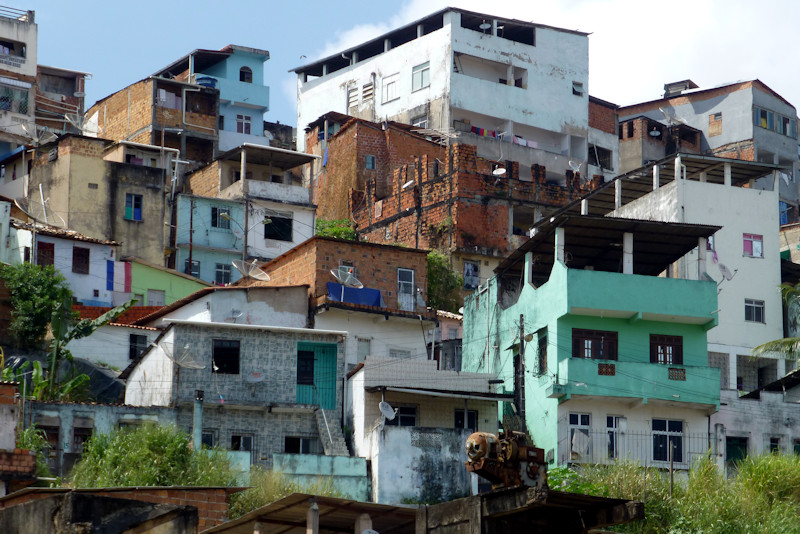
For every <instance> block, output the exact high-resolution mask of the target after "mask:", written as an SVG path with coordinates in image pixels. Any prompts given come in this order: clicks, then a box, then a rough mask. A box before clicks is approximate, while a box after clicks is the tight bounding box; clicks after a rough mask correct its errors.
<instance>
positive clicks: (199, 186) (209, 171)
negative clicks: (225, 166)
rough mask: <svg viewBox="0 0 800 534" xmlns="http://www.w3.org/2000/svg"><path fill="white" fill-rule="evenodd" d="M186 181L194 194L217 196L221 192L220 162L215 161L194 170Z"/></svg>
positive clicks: (190, 191)
mask: <svg viewBox="0 0 800 534" xmlns="http://www.w3.org/2000/svg"><path fill="white" fill-rule="evenodd" d="M186 183H187V187H188V190H189V191H188V192H189V193H192V194H193V195H200V196H205V197H216V196H217V194H218V193H219V162H218V161H215V162H213V163H211V164H210V165H207V166H205V167H203V168H201V169H199V170H197V171H195V172H193V173H192V174H190V175H189V177H188V179H187V182H186Z"/></svg>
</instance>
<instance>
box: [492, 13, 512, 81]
mask: <svg viewBox="0 0 800 534" xmlns="http://www.w3.org/2000/svg"><path fill="white" fill-rule="evenodd" d="M494 22H495V24H496V23H497V21H494ZM506 85H514V65H512V64H510V63H509V64H508V66H507V67H506Z"/></svg>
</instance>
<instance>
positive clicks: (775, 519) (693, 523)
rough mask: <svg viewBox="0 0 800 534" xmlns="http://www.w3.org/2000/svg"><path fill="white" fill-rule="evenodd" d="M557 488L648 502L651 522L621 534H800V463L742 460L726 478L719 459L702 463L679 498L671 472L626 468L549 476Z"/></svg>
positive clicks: (682, 484) (776, 458)
mask: <svg viewBox="0 0 800 534" xmlns="http://www.w3.org/2000/svg"><path fill="white" fill-rule="evenodd" d="M548 479H549V485H550V488H551V489H557V490H562V491H570V492H575V493H586V494H590V495H599V496H603V497H613V498H622V499H631V500H639V501H644V510H645V516H646V518H645V520H644V521H640V522H637V523H632V524H630V525H622V526H620V527H617V528H616V530H617V531H619V532H634V533H641V534H667V533H669V534H688V533H695V532H702V533H704V534H734V533H749V532H753V533H772V532H775V533H784V532H798V531H799V530H800V526H798V525H800V523H799V522H798V519H800V456H797V455H791V456H787V455H777V454H773V455H764V456H757V457H748V458H746V459H744V460H742V461H741V462H740V463H739V464H738V465H737V469H736V473H734V474H732V475H731V476H730V477H729V478H727V479H726V478H725V477H723V475H722V473H720V471H719V469H718V468H717V466H716V464H715V463H714V459H713V457H712V456H711V455H710V454H708V455H706V456H704V457H702V458H700V459H699V460H698V461H697V462H695V464H694V465H693V466H692V469H691V470H690V471H689V476H688V479H686V477H683V478H682V479H681V477H676V479H675V486H674V492H673V496H672V497H670V495H669V477H668V474H667V473H665V472H664V471H661V470H657V469H652V468H650V469H644V468H642V467H640V466H639V465H638V464H634V463H630V462H619V463H616V464H613V465H610V466H586V467H581V468H579V469H569V468H566V467H557V468H554V469H551V470H550V471H549V473H548Z"/></svg>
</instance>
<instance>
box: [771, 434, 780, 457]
mask: <svg viewBox="0 0 800 534" xmlns="http://www.w3.org/2000/svg"><path fill="white" fill-rule="evenodd" d="M780 452H781V438H775V437H772V438H769V453H770V454H780Z"/></svg>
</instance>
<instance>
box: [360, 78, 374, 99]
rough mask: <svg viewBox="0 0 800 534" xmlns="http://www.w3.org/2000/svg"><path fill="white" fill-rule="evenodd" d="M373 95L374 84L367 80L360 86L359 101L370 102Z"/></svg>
mask: <svg viewBox="0 0 800 534" xmlns="http://www.w3.org/2000/svg"><path fill="white" fill-rule="evenodd" d="M374 95H375V85H374V84H373V83H372V82H367V83H365V84H364V85H363V86H362V87H361V101H362V102H364V103H365V104H366V103H367V102H372V98H373V96H374Z"/></svg>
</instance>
